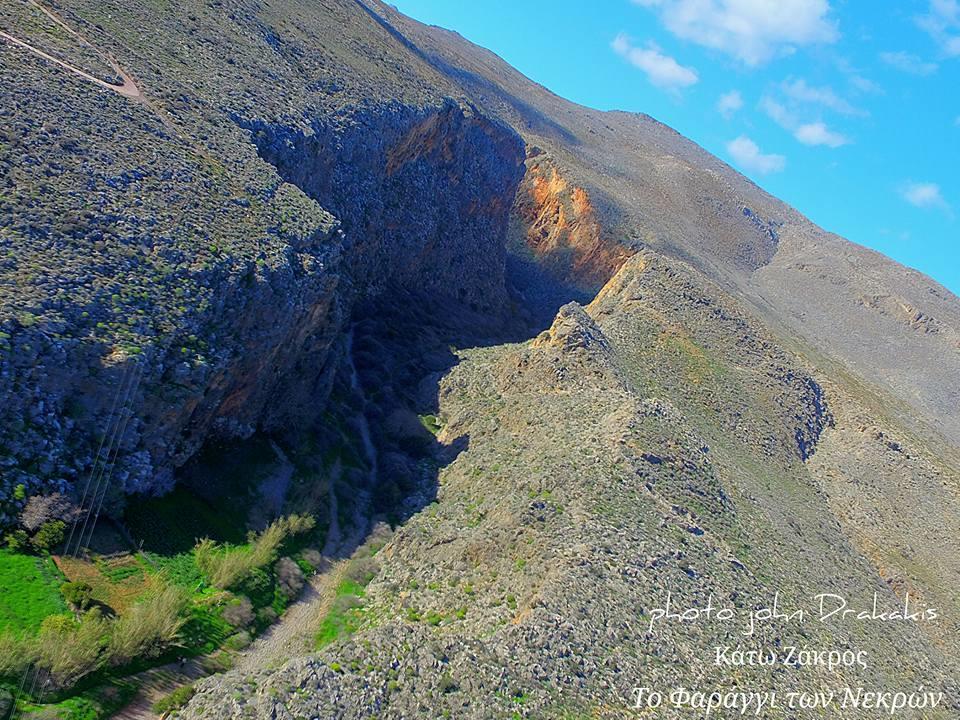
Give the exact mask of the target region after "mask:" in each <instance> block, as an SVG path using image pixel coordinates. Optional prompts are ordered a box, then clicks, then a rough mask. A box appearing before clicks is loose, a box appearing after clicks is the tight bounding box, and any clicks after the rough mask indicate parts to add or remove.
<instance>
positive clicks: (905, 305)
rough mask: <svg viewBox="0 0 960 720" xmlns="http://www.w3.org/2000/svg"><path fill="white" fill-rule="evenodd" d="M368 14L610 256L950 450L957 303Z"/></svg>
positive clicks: (643, 124)
mask: <svg viewBox="0 0 960 720" xmlns="http://www.w3.org/2000/svg"><path fill="white" fill-rule="evenodd" d="M371 7H373V8H375V10H376V12H378V13H379V14H380V15H381V16H382V17H384V18H385V19H386V20H387V21H388V22H390V23H392V24H395V25H396V26H397V27H398V28H399V29H400V30H401V31H402V32H403V33H404V34H405V35H406V36H408V37H409V38H410V39H411V41H412V42H413V43H414V45H415V46H416V47H417V48H418V49H419V51H420V53H421V54H422V55H423V56H424V57H426V58H427V59H428V60H430V61H431V62H432V63H433V64H434V66H435V67H436V68H437V69H438V70H439V71H441V72H444V73H445V74H446V75H447V77H448V78H450V80H451V81H453V82H455V83H457V84H459V85H460V86H461V87H462V88H464V89H465V90H466V91H467V92H469V93H470V95H471V97H472V98H474V100H475V101H477V102H478V103H479V104H480V106H481V107H483V108H484V109H485V110H486V111H488V112H490V113H492V114H494V115H496V116H498V117H502V118H504V119H505V120H507V121H508V122H510V123H511V124H512V125H513V126H514V127H515V128H516V129H517V131H518V132H520V134H521V135H522V136H523V137H524V139H525V140H526V141H527V144H528V146H531V145H532V146H537V147H540V148H544V149H546V150H547V151H548V152H549V154H550V155H551V157H552V158H553V159H554V162H555V164H556V165H557V166H558V167H559V172H560V174H561V175H564V176H566V177H567V179H568V182H569V183H570V184H571V185H575V186H577V187H581V188H583V190H584V191H585V192H586V194H587V195H588V196H589V198H590V200H591V202H592V203H593V204H594V205H595V206H597V208H598V215H599V216H600V217H601V218H602V221H601V224H602V225H603V234H604V235H605V237H606V239H607V241H608V242H609V243H612V244H618V245H623V246H626V247H627V248H630V249H635V248H638V247H650V248H653V249H656V250H659V251H661V252H665V253H667V254H670V255H673V256H676V257H679V258H681V259H685V260H688V261H689V262H691V263H692V264H693V265H695V266H696V267H697V268H698V269H700V270H701V271H703V272H704V273H705V274H707V275H708V276H709V277H711V278H713V279H714V280H718V281H719V282H721V284H723V285H724V286H725V287H728V288H729V289H731V290H732V291H734V292H735V293H736V294H737V295H739V296H741V297H744V298H745V299H747V300H748V301H749V302H750V303H751V304H752V305H753V306H754V308H755V309H756V310H757V311H759V312H761V313H762V314H763V315H764V316H765V317H766V318H767V320H768V321H770V322H774V323H776V324H778V325H780V326H781V327H782V328H783V329H784V331H786V332H789V333H793V334H796V335H797V336H799V337H801V338H803V339H804V340H805V341H807V342H808V343H811V344H813V345H814V346H815V347H817V348H818V349H820V350H822V351H823V352H824V353H826V354H828V355H831V356H834V357H836V358H837V359H838V360H840V361H842V362H843V363H844V364H845V365H847V366H848V367H850V368H851V369H853V370H854V371H855V372H857V373H858V374H859V375H860V376H861V377H862V378H864V379H865V380H867V381H868V382H870V383H872V384H876V385H877V386H878V387H880V388H882V389H884V390H892V394H893V395H895V396H896V397H898V398H900V399H902V400H904V401H906V402H907V403H909V404H910V405H912V406H913V407H914V408H915V409H916V410H918V411H919V412H920V414H921V415H922V416H923V417H924V419H925V420H927V421H928V422H929V423H930V424H931V425H932V426H933V427H936V428H938V429H939V430H940V431H941V432H943V433H944V434H945V435H946V437H947V438H949V439H950V440H951V441H952V442H953V443H954V444H956V443H957V442H958V441H960V411H958V408H960V394H958V393H960V382H958V381H957V378H958V377H960V344H958V343H960V302H958V300H957V298H956V296H954V295H953V294H952V293H950V292H949V291H948V290H946V289H945V288H943V287H942V286H940V285H939V284H937V283H935V282H933V281H931V280H930V278H928V277H925V276H924V275H922V274H920V273H918V272H916V271H913V270H909V269H907V268H904V267H903V266H901V265H899V264H897V263H895V262H892V261H891V260H890V259H889V258H886V257H884V256H882V255H880V254H878V253H875V252H873V251H870V250H867V249H866V248H862V247H859V246H857V245H854V244H852V243H849V242H847V241H845V240H843V239H842V238H839V237H837V236H836V235H832V234H830V233H827V232H824V231H823V230H821V229H820V228H818V227H816V226H815V225H813V224H812V223H811V222H810V221H808V220H807V219H806V218H804V217H803V216H802V215H800V214H799V213H797V212H796V211H795V210H794V209H793V208H790V207H788V206H787V205H785V204H784V203H782V202H780V201H779V200H777V199H776V198H773V197H771V196H770V195H768V194H767V193H765V192H764V191H763V190H761V189H760V188H758V187H757V186H756V185H754V184H753V183H751V182H750V181H749V180H747V179H746V178H744V177H743V176H742V175H740V174H739V173H737V172H735V171H734V170H732V169H731V168H730V167H728V166H727V165H725V164H724V163H722V162H720V161H719V160H717V159H716V158H714V157H713V156H711V155H710V154H709V153H707V152H705V151H704V150H702V149H701V148H700V147H698V146H697V145H695V144H694V143H692V142H690V141H689V140H687V139H686V138H683V137H682V136H680V135H678V134H677V133H676V132H674V131H673V130H671V129H670V128H668V127H666V126H664V125H661V124H660V123H658V122H656V121H655V120H653V119H652V118H650V117H648V116H644V115H633V114H629V113H622V112H599V111H594V110H590V109H588V108H583V107H580V106H577V105H575V104H573V103H570V102H568V101H566V100H563V99H562V98H559V97H557V96H556V95H554V94H552V93H550V92H549V91H548V90H546V89H545V88H543V87H541V86H539V85H536V84H535V83H533V82H531V81H530V80H528V79H527V78H525V77H523V76H522V75H521V74H520V73H518V72H517V71H516V70H514V69H513V68H511V67H509V66H508V65H507V64H506V63H504V62H503V61H502V60H500V59H499V58H498V57H496V56H495V55H493V54H492V53H490V52H489V51H487V50H485V49H483V48H479V47H477V46H475V45H472V44H470V43H469V42H467V41H465V40H464V39H463V38H461V37H460V36H458V35H456V34H455V33H451V32H449V31H446V30H443V29H440V28H436V27H426V26H423V25H421V24H419V23H416V22H415V21H412V20H410V19H409V18H406V17H404V16H402V15H400V14H399V13H396V12H395V11H392V10H391V9H390V8H388V7H387V6H385V5H382V4H379V3H377V4H375V5H374V4H371ZM537 162H542V161H541V160H538V161H537ZM584 280H586V281H587V282H588V283H590V284H591V285H594V286H596V285H597V282H596V277H595V276H592V275H590V274H589V273H587V274H586V275H585V277H584ZM600 284H602V283H600ZM894 339H895V340H894Z"/></svg>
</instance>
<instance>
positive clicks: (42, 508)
mask: <svg viewBox="0 0 960 720" xmlns="http://www.w3.org/2000/svg"><path fill="white" fill-rule="evenodd" d="M78 511H79V509H78V508H77V506H76V505H74V504H73V501H72V500H70V498H68V497H67V496H66V495H63V494H61V493H52V494H50V495H31V496H30V499H29V500H27V504H26V505H25V506H24V508H23V510H22V511H21V512H20V524H21V525H23V527H25V528H26V529H27V530H29V531H30V532H34V531H36V530H37V529H38V528H40V526H42V525H43V524H45V523H48V522H51V521H53V520H62V521H64V522H68V521H70V520H73V518H74V517H75V516H76V514H77V512H78Z"/></svg>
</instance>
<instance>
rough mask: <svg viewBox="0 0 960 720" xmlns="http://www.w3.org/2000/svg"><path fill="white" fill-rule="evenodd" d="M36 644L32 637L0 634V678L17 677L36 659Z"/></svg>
mask: <svg viewBox="0 0 960 720" xmlns="http://www.w3.org/2000/svg"><path fill="white" fill-rule="evenodd" d="M36 652H37V649H36V645H35V643H34V642H32V640H31V639H29V638H25V637H20V636H19V635H14V634H13V633H2V634H0V678H17V679H19V678H20V676H22V675H23V673H24V671H25V670H26V669H27V668H28V667H29V666H30V664H31V663H33V661H34V660H36Z"/></svg>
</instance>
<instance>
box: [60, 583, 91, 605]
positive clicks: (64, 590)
mask: <svg viewBox="0 0 960 720" xmlns="http://www.w3.org/2000/svg"><path fill="white" fill-rule="evenodd" d="M60 592H61V594H62V595H63V597H64V599H65V600H66V601H67V602H68V603H70V605H72V606H73V607H74V608H76V609H77V610H86V609H87V608H88V607H90V603H91V602H92V601H93V588H92V587H91V586H90V583H85V582H65V583H63V585H61V586H60Z"/></svg>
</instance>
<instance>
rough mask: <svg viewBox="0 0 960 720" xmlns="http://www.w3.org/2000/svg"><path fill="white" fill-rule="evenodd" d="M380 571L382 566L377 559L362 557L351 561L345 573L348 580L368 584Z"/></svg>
mask: <svg viewBox="0 0 960 720" xmlns="http://www.w3.org/2000/svg"><path fill="white" fill-rule="evenodd" d="M378 572H380V566H379V565H378V564H377V561H376V560H374V559H373V558H371V557H361V558H355V559H354V560H352V561H351V562H350V565H349V566H348V567H347V569H346V572H345V575H346V578H347V579H348V580H351V581H353V582H355V583H357V584H358V585H363V586H366V585H368V584H369V583H370V581H371V580H373V578H374V577H375V576H376V574H377V573H378Z"/></svg>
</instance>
